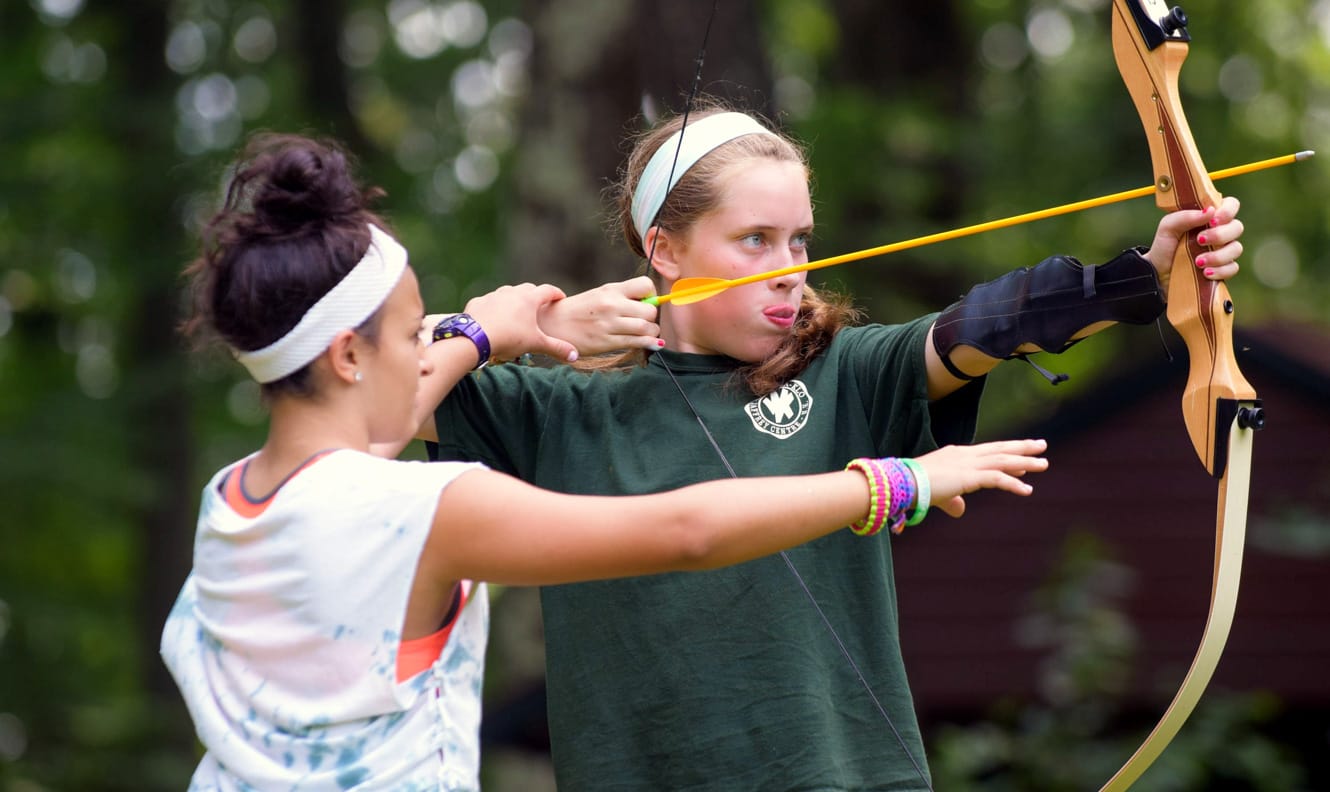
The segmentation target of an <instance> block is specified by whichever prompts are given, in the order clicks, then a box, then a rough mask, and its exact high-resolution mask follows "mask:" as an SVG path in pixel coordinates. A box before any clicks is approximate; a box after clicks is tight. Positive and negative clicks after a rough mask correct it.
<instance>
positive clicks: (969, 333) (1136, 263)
mask: <svg viewBox="0 0 1330 792" xmlns="http://www.w3.org/2000/svg"><path fill="white" fill-rule="evenodd" d="M1145 250H1146V249H1145V248H1130V249H1128V250H1125V251H1123V252H1122V253H1121V255H1119V256H1118V257H1117V258H1115V259H1113V260H1112V261H1110V262H1108V263H1107V264H1101V265H1099V266H1097V267H1096V266H1094V265H1091V266H1088V267H1087V266H1083V265H1082V264H1081V263H1080V262H1079V261H1077V260H1076V259H1074V258H1072V257H1070V256H1052V257H1050V258H1047V259H1044V260H1043V261H1041V262H1039V264H1037V265H1036V266H1034V267H1025V268H1022V269H1019V270H1016V271H1015V272H1009V273H1007V274H1006V275H1003V276H1002V277H1001V278H998V279H997V280H994V281H989V282H988V283H981V284H979V285H978V286H975V287H974V288H973V289H971V290H970V291H969V293H968V294H966V295H965V296H964V297H963V298H961V299H960V301H958V302H956V303H953V304H952V305H951V306H950V307H948V308H947V309H946V310H945V311H943V312H942V313H941V315H939V316H938V318H937V321H936V322H935V323H934V324H933V346H934V348H935V349H936V350H937V353H938V356H939V357H940V358H941V359H942V364H943V365H944V366H946V367H947V370H948V371H949V372H951V374H952V375H953V376H955V377H958V378H960V379H966V380H969V379H975V378H974V377H972V376H970V375H968V374H965V373H964V372H962V371H961V370H960V369H958V368H956V366H955V364H954V363H952V362H951V357H950V356H951V350H952V349H954V348H956V346H958V345H960V344H964V345H966V346H970V347H974V348H975V349H977V350H979V351H980V352H983V353H984V354H985V355H988V356H989V357H995V358H1011V357H1016V356H1017V354H1016V349H1017V348H1018V347H1020V346H1022V345H1024V344H1034V345H1035V346H1037V347H1039V348H1040V349H1042V350H1044V351H1046V352H1055V353H1056V352H1061V351H1063V350H1065V349H1066V348H1067V347H1069V346H1071V345H1072V344H1073V343H1075V342H1074V341H1072V340H1071V337H1072V336H1073V335H1075V334H1076V333H1078V332H1080V331H1081V330H1083V329H1085V328H1086V327H1088V326H1090V325H1092V324H1094V323H1096V322H1103V321H1112V322H1122V323H1125V324H1149V323H1150V322H1153V321H1154V320H1155V319H1157V318H1158V317H1159V315H1160V314H1161V313H1163V311H1164V295H1163V293H1162V291H1161V290H1160V288H1159V279H1158V276H1157V275H1156V274H1155V269H1154V267H1153V266H1152V265H1151V264H1150V262H1149V261H1146V260H1145V258H1144V257H1143V256H1142V253H1144V252H1145Z"/></svg>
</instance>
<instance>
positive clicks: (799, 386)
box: [744, 380, 813, 440]
mask: <svg viewBox="0 0 1330 792" xmlns="http://www.w3.org/2000/svg"><path fill="white" fill-rule="evenodd" d="M812 409H813V397H812V395H811V394H810V393H809V392H808V388H807V387H805V386H804V384H803V383H802V382H800V381H799V380H790V381H789V382H787V383H785V384H784V385H782V386H781V388H780V390H778V391H776V392H774V393H771V394H768V395H766V396H760V397H758V398H756V399H753V400H752V401H750V402H748V404H746V405H745V406H744V412H746V413H748V417H749V419H751V420H752V422H753V428H755V429H757V430H758V431H759V432H766V433H767V434H769V435H771V436H772V437H774V438H776V439H778V440H784V439H785V438H787V437H789V436H791V435H793V434H794V433H795V432H797V431H799V430H800V429H802V428H804V424H806V423H808V414H809V413H810V412H812Z"/></svg>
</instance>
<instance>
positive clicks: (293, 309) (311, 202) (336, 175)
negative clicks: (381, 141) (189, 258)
mask: <svg viewBox="0 0 1330 792" xmlns="http://www.w3.org/2000/svg"><path fill="white" fill-rule="evenodd" d="M351 167H352V163H351V161H350V157H349V155H347V154H346V153H345V152H344V151H343V150H342V149H341V148H340V147H339V146H338V145H337V144H336V143H334V142H332V141H326V140H315V139H312V138H307V137H302V136H298V135H279V134H271V133H261V134H259V135H256V136H254V137H253V138H252V139H251V140H250V141H249V144H248V145H247V146H246V147H245V149H244V151H243V152H242V153H241V156H240V159H239V161H238V162H237V163H236V165H235V171H234V173H233V175H232V178H231V181H230V184H229V186H228V188H227V191H226V199H225V202H224V203H223V206H222V207H221V209H220V210H219V211H218V212H217V214H215V215H214V216H213V217H212V219H211V220H210V221H209V222H208V223H207V225H206V226H205V227H204V229H203V240H202V241H203V251H202V255H200V256H199V258H198V259H196V260H195V261H194V262H193V263H192V264H191V265H190V266H189V268H188V269H187V270H186V274H187V275H189V276H190V278H191V281H192V284H191V285H192V290H193V297H194V300H193V303H194V315H193V316H192V317H191V318H190V319H189V321H188V322H186V324H185V329H186V332H190V333H201V332H203V331H208V332H209V333H210V334H215V335H216V336H219V337H220V338H221V339H222V340H223V341H225V342H226V344H227V345H229V346H230V347H232V348H233V349H243V350H254V349H261V348H263V347H265V346H267V345H268V344H271V343H272V342H273V341H276V340H277V339H278V338H281V337H282V336H283V335H284V334H286V333H287V332H289V331H290V330H291V328H293V327H295V326H296V324H297V323H298V322H299V321H300V319H301V317H302V316H304V314H305V312H306V311H308V310H309V308H310V306H312V305H313V304H314V303H315V302H317V301H318V300H319V298H321V297H322V296H323V295H325V294H327V293H328V290H329V289H331V288H332V287H333V286H334V285H336V284H337V282H338V281H340V280H341V279H342V277H344V276H345V275H346V273H347V272H349V271H350V270H351V268H352V267H353V266H355V264H356V262H357V261H359V260H360V258H361V257H362V256H363V255H364V254H365V250H366V249H367V248H368V247H369V239H370V232H369V225H370V224H371V223H372V224H374V225H377V226H379V227H380V228H383V229H385V230H391V229H389V227H388V225H387V224H386V223H385V222H384V221H383V219H382V218H380V217H378V216H377V215H376V214H375V213H374V212H373V211H372V210H370V208H369V203H370V202H371V201H373V200H374V199H376V198H379V197H381V196H382V195H383V191H382V190H379V189H377V188H370V189H364V188H362V187H361V186H360V185H359V184H358V183H357V181H356V180H355V178H354V177H353V175H352V173H351ZM307 373H308V372H307V370H306V369H302V370H301V371H298V372H296V373H295V374H292V375H291V376H289V377H287V378H286V379H284V380H280V381H278V382H276V383H269V384H267V385H265V386H264V388H265V390H268V391H271V392H276V391H281V390H291V391H293V392H302V391H303V389H305V388H306V386H307V380H308V376H307Z"/></svg>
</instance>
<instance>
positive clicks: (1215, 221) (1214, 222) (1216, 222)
mask: <svg viewBox="0 0 1330 792" xmlns="http://www.w3.org/2000/svg"><path fill="white" fill-rule="evenodd" d="M1217 225H1219V218H1218V217H1212V218H1210V227H1211V228H1214V227H1215V226H1217Z"/></svg>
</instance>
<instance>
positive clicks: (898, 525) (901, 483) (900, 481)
mask: <svg viewBox="0 0 1330 792" xmlns="http://www.w3.org/2000/svg"><path fill="white" fill-rule="evenodd" d="M882 461H883V462H884V463H885V465H886V468H887V481H888V482H889V483H890V484H891V512H890V513H889V515H888V516H887V525H888V526H889V527H890V528H891V532H892V533H895V534H898V533H900V532H901V531H903V530H904V529H905V519H906V517H907V516H909V511H910V505H911V504H912V503H914V477H913V476H911V475H910V471H909V468H907V467H905V465H904V464H902V463H901V461H900V460H899V459H897V458H896V457H887V458H886V459H884V460H882Z"/></svg>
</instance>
